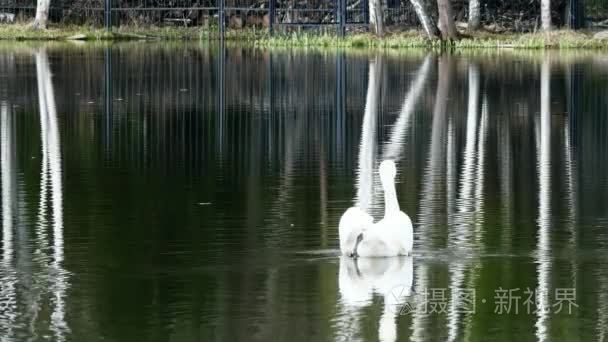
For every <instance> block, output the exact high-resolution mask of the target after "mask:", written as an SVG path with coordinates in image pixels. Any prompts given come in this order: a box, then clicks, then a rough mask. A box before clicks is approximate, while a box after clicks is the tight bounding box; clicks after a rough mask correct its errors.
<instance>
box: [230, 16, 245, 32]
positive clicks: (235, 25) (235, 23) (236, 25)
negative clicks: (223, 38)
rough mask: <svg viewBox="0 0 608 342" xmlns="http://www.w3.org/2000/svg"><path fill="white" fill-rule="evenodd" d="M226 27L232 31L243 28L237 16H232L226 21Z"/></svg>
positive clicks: (240, 19)
mask: <svg viewBox="0 0 608 342" xmlns="http://www.w3.org/2000/svg"><path fill="white" fill-rule="evenodd" d="M228 27H229V28H232V29H241V28H243V18H241V17H240V16H238V15H232V16H230V18H229V19H228Z"/></svg>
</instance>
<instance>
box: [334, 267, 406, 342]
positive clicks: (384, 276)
mask: <svg viewBox="0 0 608 342" xmlns="http://www.w3.org/2000/svg"><path fill="white" fill-rule="evenodd" d="M413 273H414V262H413V258H412V257H393V258H358V259H353V258H349V257H346V256H342V257H340V271H339V276H338V286H339V290H340V304H341V306H342V310H343V312H342V318H343V319H344V320H343V321H341V322H339V323H338V324H336V325H337V328H338V330H339V332H338V334H339V336H338V337H339V340H342V339H343V340H345V341H346V340H349V341H351V340H355V339H356V333H357V331H356V330H357V322H353V321H354V320H356V319H357V318H358V317H359V314H360V312H361V310H363V308H365V307H367V306H368V305H370V304H371V301H372V298H373V296H374V295H378V296H382V297H383V298H384V309H383V311H382V315H381V317H380V319H379V320H380V322H379V325H378V338H379V339H380V341H396V340H397V325H396V322H395V320H396V318H397V316H398V315H399V313H400V312H401V310H402V308H403V306H404V305H407V302H408V300H409V299H410V297H411V293H412V292H411V290H412V283H413ZM347 322H350V324H354V325H353V326H349V325H348V324H347Z"/></svg>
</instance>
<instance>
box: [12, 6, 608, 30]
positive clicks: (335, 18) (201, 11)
mask: <svg viewBox="0 0 608 342" xmlns="http://www.w3.org/2000/svg"><path fill="white" fill-rule="evenodd" d="M368 1H369V0H330V1H324V0H52V2H51V5H52V6H51V12H50V16H51V20H53V21H62V22H69V23H90V24H95V25H105V26H106V27H107V28H108V29H110V28H111V27H112V26H117V25H129V24H138V25H139V24H153V25H161V26H162V25H180V26H207V27H210V28H216V29H218V31H219V32H220V34H223V33H224V29H225V28H228V29H239V28H242V27H256V28H265V29H268V30H269V31H270V32H273V31H274V30H275V29H277V28H281V29H283V30H290V27H297V28H298V29H302V28H307V27H326V28H331V29H334V28H335V30H336V31H337V32H338V34H340V35H343V34H344V33H345V32H346V31H347V30H349V29H355V28H356V29H367V23H368V21H369V13H368ZM383 1H384V4H385V6H384V7H385V11H386V14H385V20H386V24H387V25H389V26H399V27H402V28H403V27H409V28H412V27H418V20H417V18H416V14H415V12H414V10H413V8H412V6H411V4H410V2H409V0H383ZM539 2H540V0H532V1H530V0H514V1H508V2H507V1H498V0H486V1H482V5H483V6H482V7H483V9H482V21H483V22H485V23H487V24H493V25H503V26H504V27H505V31H508V30H511V31H533V30H534V29H536V28H537V26H538V18H539V16H540V4H539ZM452 3H453V6H454V13H455V16H456V19H457V21H466V15H467V8H468V1H467V0H454V1H453V2H452ZM553 4H554V7H555V8H554V17H555V21H554V22H555V23H556V24H557V25H558V26H569V27H574V28H577V27H580V26H584V25H585V24H587V25H594V26H597V24H598V23H599V24H600V26H601V25H606V26H608V20H607V19H608V0H555V1H554V2H553ZM35 7H36V0H0V13H11V14H15V15H16V16H17V18H19V17H21V18H31V17H32V16H33V15H34V11H35ZM568 8H570V11H574V12H576V10H577V9H579V8H580V9H584V13H585V17H584V18H583V19H580V20H579V21H582V22H578V23H573V22H568V20H567V19H564V15H563V14H564V13H566V12H567V11H568ZM571 17H572V16H571ZM590 23H591V24H590Z"/></svg>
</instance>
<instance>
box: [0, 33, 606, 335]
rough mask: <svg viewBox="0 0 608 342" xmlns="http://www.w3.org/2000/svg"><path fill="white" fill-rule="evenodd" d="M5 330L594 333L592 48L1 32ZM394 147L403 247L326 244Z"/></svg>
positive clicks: (597, 168) (601, 118)
mask: <svg viewBox="0 0 608 342" xmlns="http://www.w3.org/2000/svg"><path fill="white" fill-rule="evenodd" d="M0 109H1V111H0V119H1V120H0V142H1V149H0V151H1V170H0V171H1V173H0V174H1V177H2V179H1V181H2V182H1V189H2V193H1V199H2V207H1V208H2V211H1V213H2V214H1V225H2V229H1V232H0V233H1V237H2V241H1V246H0V252H1V254H0V340H2V341H26V340H30V341H39V340H52V341H85V340H86V341H97V340H99V341H101V340H104V341H168V340H171V341H212V340H219V341H237V340H240V341H294V342H295V341H354V340H361V341H376V340H382V341H392V340H399V341H409V340H411V341H465V340H470V341H481V340H486V341H513V340H518V341H558V340H561V341H593V340H597V341H604V340H608V172H607V170H608V55H603V54H600V53H580V52H579V53H576V52H570V53H543V52H529V51H511V50H503V51H486V50H484V51H477V52H475V51H471V52H463V53H455V54H442V55H439V54H431V53H427V52H425V51H422V50H410V51H407V50H406V51H400V52H397V51H389V52H387V53H381V54H375V53H372V52H366V51H336V50H314V49H313V50H281V49H277V50H270V51H268V50H262V49H256V48H243V47H234V46H219V45H212V46H207V45H199V44H174V43H170V44H157V43H125V44H115V45H73V44H66V45H61V44H51V45H45V46H38V45H32V44H27V45H25V44H24V45H19V44H8V45H7V44H4V45H0ZM383 159H394V160H396V162H397V167H398V175H397V192H398V197H399V201H400V204H401V208H402V210H403V211H405V212H406V213H407V214H408V215H409V216H410V217H411V219H412V221H413V222H414V234H415V246H414V248H415V251H414V253H413V256H412V257H410V258H391V259H380V260H365V259H359V260H357V261H353V260H351V259H341V258H340V256H339V250H338V241H337V240H338V233H337V225H338V220H339V218H340V215H341V214H342V213H343V212H344V210H345V209H346V208H348V207H349V206H351V205H353V204H354V203H359V204H361V205H363V206H365V207H366V208H368V209H369V211H370V212H372V213H373V214H374V216H375V217H376V218H380V217H382V215H383V214H382V208H383V206H384V205H383V203H382V201H383V199H382V192H381V190H380V189H379V182H378V177H377V174H376V169H377V166H378V164H379V162H380V161H381V160H383Z"/></svg>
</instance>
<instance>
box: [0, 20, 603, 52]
mask: <svg viewBox="0 0 608 342" xmlns="http://www.w3.org/2000/svg"><path fill="white" fill-rule="evenodd" d="M76 35H79V36H80V38H81V39H83V40H92V41H102V40H127V39H131V40H138V39H164V40H212V39H217V38H218V30H217V26H210V27H177V26H173V27H155V26H121V27H116V28H113V29H112V31H111V32H108V31H106V30H104V29H103V28H100V27H95V26H57V25H53V26H51V27H50V28H49V29H47V30H35V29H32V28H30V27H29V26H28V25H27V24H11V25H0V39H4V40H67V39H69V38H70V37H73V36H76ZM225 38H226V39H228V40H233V41H238V42H245V43H251V44H253V45H255V46H259V47H343V48H375V49H402V48H432V49H435V48H451V49H473V48H474V49H479V48H521V49H605V48H608V40H598V39H593V35H592V34H591V33H589V32H584V31H569V30H557V31H553V32H550V33H529V34H493V33H488V32H474V33H471V34H463V36H462V38H461V39H460V40H457V41H451V42H445V41H443V42H442V41H440V40H431V39H428V38H426V36H425V35H424V33H423V32H420V31H413V30H410V31H403V32H398V33H391V34H388V35H386V36H385V37H382V38H378V37H376V36H374V35H372V34H369V33H349V34H347V35H346V37H344V38H339V37H337V36H336V35H335V34H334V33H333V32H329V33H328V32H320V33H319V32H310V31H308V32H303V33H302V32H293V33H282V34H275V35H273V36H270V35H269V34H268V32H267V30H255V29H242V30H229V29H227V30H226V34H225Z"/></svg>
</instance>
